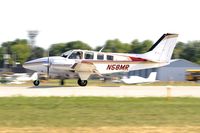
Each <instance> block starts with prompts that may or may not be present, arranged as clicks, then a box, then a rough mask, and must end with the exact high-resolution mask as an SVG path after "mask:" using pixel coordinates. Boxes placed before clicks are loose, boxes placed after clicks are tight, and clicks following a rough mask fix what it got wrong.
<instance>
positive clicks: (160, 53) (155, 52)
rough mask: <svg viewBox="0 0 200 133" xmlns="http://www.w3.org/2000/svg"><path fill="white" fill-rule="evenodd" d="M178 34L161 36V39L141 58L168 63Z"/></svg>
mask: <svg viewBox="0 0 200 133" xmlns="http://www.w3.org/2000/svg"><path fill="white" fill-rule="evenodd" d="M177 37H178V34H171V33H167V34H163V35H162V36H161V38H160V39H159V40H158V41H157V42H156V43H155V44H154V45H153V46H152V47H151V48H150V49H149V50H148V52H147V53H144V54H143V56H144V57H143V58H145V59H147V60H150V61H155V62H169V61H170V60H171V57H172V53H173V51H174V48H175V46H176V40H177Z"/></svg>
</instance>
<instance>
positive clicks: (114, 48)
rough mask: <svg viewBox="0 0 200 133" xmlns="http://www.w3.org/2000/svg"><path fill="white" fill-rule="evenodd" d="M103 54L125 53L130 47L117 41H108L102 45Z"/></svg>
mask: <svg viewBox="0 0 200 133" xmlns="http://www.w3.org/2000/svg"><path fill="white" fill-rule="evenodd" d="M104 47H105V48H104V50H103V51H105V52H118V53H125V52H128V51H129V49H130V45H129V44H128V43H122V42H121V41H120V40H118V39H114V40H108V41H106V44H105V45H104Z"/></svg>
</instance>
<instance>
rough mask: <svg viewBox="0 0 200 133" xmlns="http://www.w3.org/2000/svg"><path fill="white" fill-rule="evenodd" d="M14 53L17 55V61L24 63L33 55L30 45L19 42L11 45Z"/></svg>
mask: <svg viewBox="0 0 200 133" xmlns="http://www.w3.org/2000/svg"><path fill="white" fill-rule="evenodd" d="M11 51H12V55H13V56H16V61H18V62H20V63H21V64H23V63H24V62H25V61H26V60H27V59H28V57H29V56H30V55H31V49H30V47H29V46H28V45H25V44H17V45H13V46H11Z"/></svg>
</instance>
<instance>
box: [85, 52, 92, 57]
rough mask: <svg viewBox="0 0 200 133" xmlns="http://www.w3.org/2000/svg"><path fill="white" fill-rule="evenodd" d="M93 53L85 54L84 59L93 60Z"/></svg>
mask: <svg viewBox="0 0 200 133" xmlns="http://www.w3.org/2000/svg"><path fill="white" fill-rule="evenodd" d="M93 58H94V53H93V52H85V59H93Z"/></svg>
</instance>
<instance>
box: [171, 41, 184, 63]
mask: <svg viewBox="0 0 200 133" xmlns="http://www.w3.org/2000/svg"><path fill="white" fill-rule="evenodd" d="M185 46H186V44H185V43H183V42H178V43H177V44H176V47H175V49H174V52H173V55H172V58H174V59H180V58H182V57H181V53H182V52H183V51H184V49H185Z"/></svg>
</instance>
